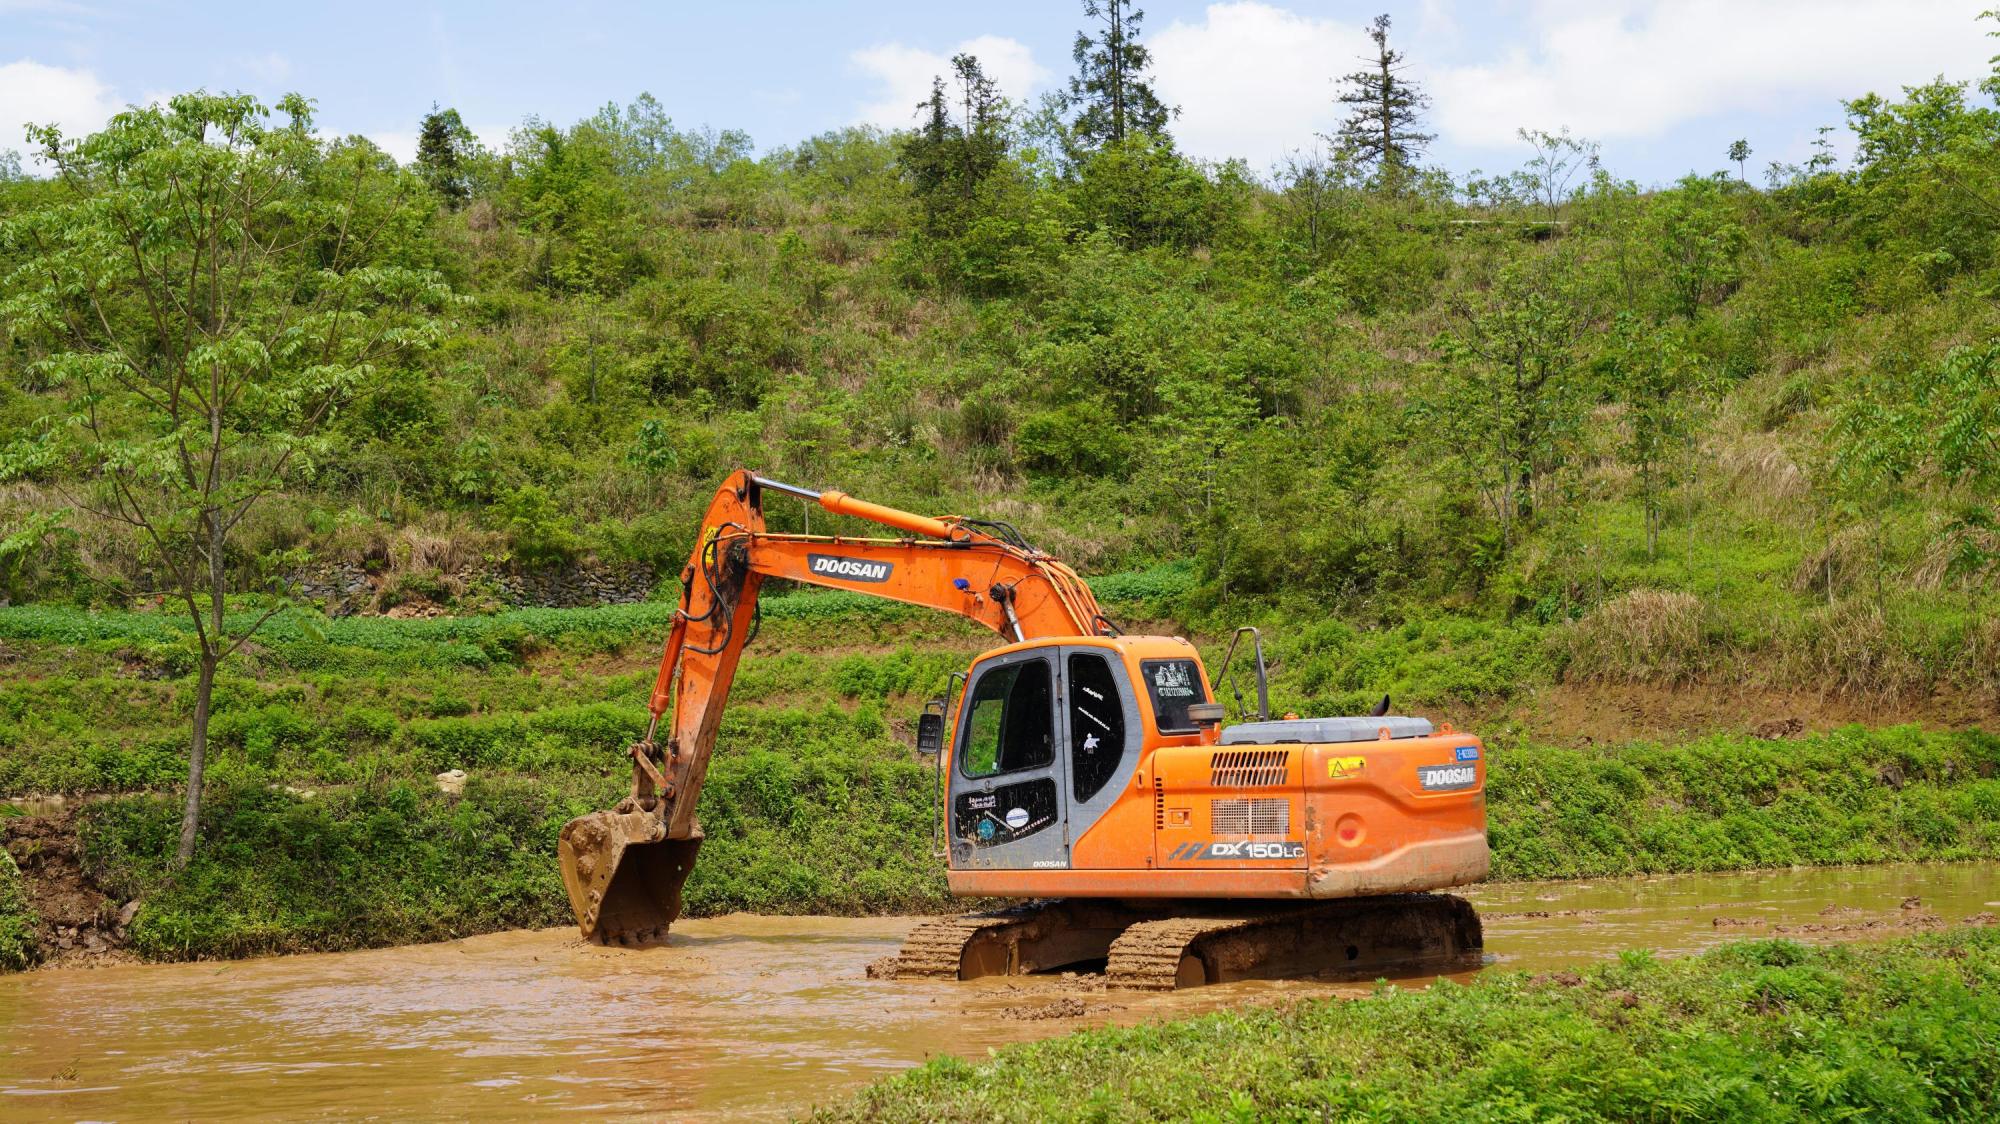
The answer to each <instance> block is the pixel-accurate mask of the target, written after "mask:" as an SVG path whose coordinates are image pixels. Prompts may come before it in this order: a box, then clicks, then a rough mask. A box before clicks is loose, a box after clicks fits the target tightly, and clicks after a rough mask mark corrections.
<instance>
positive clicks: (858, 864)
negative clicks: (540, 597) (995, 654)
mask: <svg viewBox="0 0 2000 1124" xmlns="http://www.w3.org/2000/svg"><path fill="white" fill-rule="evenodd" d="M1128 579H1129V580H1128V582H1127V586H1126V587H1124V588H1122V589H1121V590H1120V596H1121V597H1123V598H1125V600H1123V601H1121V602H1120V603H1121V604H1126V605H1139V606H1143V605H1144V604H1145V599H1146V598H1147V597H1153V596H1158V597H1167V596H1170V593H1160V592H1159V590H1161V589H1166V590H1169V591H1171V590H1172V589H1174V588H1177V586H1175V584H1174V583H1175V582H1177V581H1179V580H1180V579H1179V578H1176V577H1175V576H1174V575H1173V574H1172V573H1164V572H1163V573H1150V572H1149V573H1148V574H1141V575H1136V576H1128ZM1148 591H1152V592H1148ZM839 601H840V598H839V597H838V596H837V595H787V596H780V597H776V598H773V599H772V601H771V602H769V604H771V605H775V606H780V607H781V608H779V609H778V610H777V611H775V612H774V613H772V614H771V615H769V616H768V617H767V621H766V635H765V637H761V638H760V639H759V640H758V642H757V644H755V645H753V646H752V648H751V649H750V652H749V654H748V656H747V658H746V659H745V661H744V663H743V666H742V669H741V673H740V675H739V679H738V682H737V684H736V687H735V690H734V692H733V694H732V706H731V708H730V709H729V711H728V713H727V714H726V715H725V717H724V721H723V725H722V728H721V731H720V734H719V736H718V739H717V750H716V756H715V759H714V764H713V768H712V770H711V772H710V774H709V780H708V784H707V787H706V788H705V789H704V792H703V797H702V808H701V815H702V819H703V822H704V825H705V826H706V829H707V834H708V842H707V844H706V845H705V848H704V851H703V855H702V860H701V862H700V864H699V865H698V866H697V868H696V873H695V877H694V879H693V880H692V881H691V882H690V884H689V886H688V905H689V908H690V910H691V911H692V912H694V913H715V912H723V911H727V910H736V909H744V910H754V911H759V912H766V913H788V912H831V913H876V912H895V911H922V910H941V909H945V908H948V907H949V905H950V898H949V896H948V895H947V893H946V891H945V887H944V880H943V877H942V874H941V871H940V868H939V866H938V864H937V863H936V862H935V861H934V860H933V859H931V858H930V846H931V831H932V821H931V816H932V804H931V800H932V796H931V786H932V783H933V778H932V773H931V769H930V766H929V763H928V762H927V761H926V760H924V759H922V758H919V757H917V756H916V755H915V754H914V753H913V751H912V750H911V748H910V746H909V745H908V744H907V737H906V735H904V734H898V733H896V732H895V730H896V728H898V727H901V726H904V725H907V723H908V722H909V721H910V720H911V719H912V718H913V717H914V715H915V714H916V712H917V710H918V707H919V704H920V702H921V700H922V699H924V698H926V697H929V695H931V694H933V693H935V692H938V691H939V690H941V688H942V686H943V684H944V681H945V678H946V676H947V675H948V674H949V673H950V672H951V671H952V670H954V669H957V668H962V667H963V666H965V663H966V661H967V660H969V659H970V658H971V656H972V655H973V654H974V653H976V652H977V651H978V650H980V649H981V648H982V647H984V646H985V644H986V643H987V640H986V638H984V637H983V636H981V635H980V634H978V633H977V632H975V631H973V630H970V629H969V628H966V627H964V626H962V625H959V624H957V623H956V622H951V621H949V620H943V623H942V625H939V624H938V623H937V622H938V621H939V620H940V618H937V617H935V616H932V615H929V614H923V613H921V612H920V611H917V610H911V613H912V614H913V615H912V617H911V618H910V619H908V620H900V619H887V620H884V621H879V622H876V623H875V624H873V625H871V624H870V623H869V622H868V621H867V620H865V619H863V618H858V617H853V616H840V615H838V614H837V613H836V615H834V616H830V617H826V618H821V617H819V616H817V615H816V614H818V613H819V612H820V611H821V609H822V608H823V607H825V606H828V605H832V606H833V607H834V608H835V609H838V608H839ZM862 604H868V605H877V604H879V603H877V602H872V601H864V602H862ZM656 610H657V607H653V606H622V607H616V608H609V609H592V610H571V611H562V612H553V611H532V612H523V613H517V614H500V615H497V616H495V617H490V618H473V619H466V620H457V621H453V620H433V621H390V620H381V619H375V620H350V621H336V622H327V626H328V628H330V629H332V630H333V631H332V633H331V634H329V635H336V636H337V637H338V639H339V641H340V645H341V646H342V650H344V651H347V652H350V653H362V654H363V655H362V656H355V657H354V658H351V659H344V660H338V661H319V662H315V661H313V660H312V659H310V658H309V657H310V656H311V655H312V653H313V652H315V651H320V650H323V649H318V648H315V647H314V645H317V644H321V643H322V640H321V639H318V638H315V637H314V636H312V635H308V634H307V633H304V632H298V631H285V630H280V631H279V632H277V633H275V634H274V635H273V637H272V639H273V643H272V644H271V645H270V646H268V647H266V648H265V649H263V650H262V651H261V652H259V653H257V654H256V656H255V657H254V658H252V659H248V660H245V661H242V662H240V663H238V664H235V665H233V667H232V670H231V673H230V674H228V675H226V676H225V677H224V678H223V680H222V681H221V682H220V683H219V684H218V686H217V691H216V712H215V718H214V723H213V726H212V735H213V737H212V746H211V749H212V756H211V773H210V777H211V784H212V785H213V798H212V799H211V800H210V801H209V803H208V807H207V813H206V818H205V820H204V824H203V843H202V848H201V850H200V852H199V853H198V856H197V858H196V860H195V863H194V865H193V866H192V867H191V868H190V869H189V870H188V871H187V872H186V873H185V874H184V875H182V876H181V877H179V878H174V877H171V876H170V873H169V871H168V870H167V868H166V866H165V860H166V857H167V856H168V855H169V854H170V853H171V852H172V842H171V840H172V835H173V828H174V824H175V822H176V820H177V808H178V804H177V800H176V798H175V797H174V795H173V794H174V792H175V791H176V790H177V789H178V788H179V786H180V785H181V783H182V781H183V777H184V775H185V759H184V754H185V746H184V742H183V738H184V736H185V733H184V732H185V729H186V723H187V720H188V719H187V715H188V710H189V700H188V697H187V692H186V686H187V683H188V679H187V678H186V677H184V676H183V677H178V678H176V677H173V676H171V675H168V676H167V677H164V678H161V677H158V676H159V675H160V674H161V670H160V668H159V665H158V664H156V663H153V662H150V657H149V656H148V655H147V654H146V653H145V652H144V651H139V650H135V645H144V644H146V643H150V642H149V641H146V640H144V639H143V637H144V636H145V635H149V634H148V633H147V632H146V629H147V628H150V627H152V626H154V625H156V624H158V623H159V618H157V617H156V616H154V615H152V614H122V615H120V614H103V615H96V616H88V615H86V614H81V613H76V612H66V613H65V612H57V611H52V610H46V609H29V610H4V611H0V628H4V629H11V630H12V632H11V633H9V635H12V636H15V637H17V638H18V637H28V638H29V639H26V640H21V639H16V640H14V641H12V642H11V648H10V650H9V652H8V656H9V657H10V658H11V659H12V661H13V662H12V663H11V664H10V665H9V669H10V675H9V676H8V678H7V681H6V682H4V683H0V792H20V791H42V792H70V793H98V794H107V795H114V796H115V797H116V798H114V799H111V800H107V801H101V802H94V803H91V804H89V805H87V806H86V810H85V811H84V812H83V813H82V816H83V841H84V845H85V848H86V852H87V854H88V855H89V856H90V861H91V863H92V866H93V868H94V869H95V870H96V872H97V873H98V875H99V877H100V878H101V879H102V880H103V881H104V882H105V884H106V885H107V886H108V887H110V888H113V889H114V890H115V891H116V892H117V893H118V894H119V895H120V896H123V897H137V898H141V899H143V900H144V902H145V905H144V907H143V908H142V910H141V912H140V915H139V919H138V922H137V923H135V926H134V929H133V932H134V937H135V940H136V941H137V942H138V946H139V947H140V948H141V950H142V951H144V952H145V953H146V954H147V955H152V956H224V955H240V954H244V953H248V952H265V951H285V950H297V949H307V948H325V947H336V948H338V947H352V946H356V945H367V944H387V943H396V942H401V941H409V940H419V939H427V938H431V937H437V936H448V935H454V934H460V933H466V932H479V931H485V930H489V929H498V928H506V927H514V926H522V925H539V924H552V923H559V922H561V921H563V920H564V919H565V918H566V917H567V906H566V905H565V902H564V899H563V895H562V891H561V887H560V885H559V883H558V881H557V878H556V864H555V854H554V846H555V833H556V829H557V828H558V827H559V826H560V824H561V822H562V821H563V820H565V819H566V818H568V817H569V816H572V815H576V814H579V813H581V812H583V811H587V810H590V809H593V808H597V807H602V806H605V805H607V804H609V803H610V802H611V801H612V800H613V799H615V797H616V796H617V795H618V794H619V793H620V792H621V791H622V790H623V788H624V786H625V784H626V780H627V765H626V764H625V761H624V758H623V756H622V754H621V750H622V748H623V747H624V746H625V745H626V744H628V743H629V742H630V741H632V740H633V739H634V738H636V737H637V736H638V735H639V733H640V731H641V730H642V728H643V722H644V715H645V709H644V708H645V698H646V695H647V693H648V692H649V691H650V689H651V685H652V677H653V664H654V661H655V659H656V658H657V655H656V652H657V648H656V646H657V644H658V642H659V637H658V634H657V630H656V629H655V628H654V627H653V626H654V625H656V624H658V623H660V622H659V621H657V620H655V619H654V617H652V616H650V615H649V614H651V613H654V612H656ZM840 611H841V612H845V610H840ZM294 623H297V622H294ZM1267 623H1270V624H1272V625H1274V626H1275V627H1274V628H1273V644H1272V652H1273V656H1274V658H1275V659H1276V660H1277V661H1279V667H1280V673H1279V676H1278V680H1277V691H1276V694H1275V698H1274V702H1276V704H1277V705H1278V706H1279V707H1280V708H1284V707H1296V708H1297V709H1299V710H1301V711H1310V712H1319V713H1327V712H1340V711H1347V712H1353V711H1354V710H1356V709H1357V708H1359V707H1361V706H1363V705H1364V704H1368V703H1372V702H1373V701H1374V699H1375V697H1377V696H1376V694H1375V692H1376V691H1378V690H1389V691H1391V692H1392V693H1394V694H1395V696H1396V697H1397V699H1398V700H1399V701H1400V702H1402V703H1403V704H1404V705H1406V706H1409V707H1410V708H1411V709H1416V710H1419V711H1421V710H1422V709H1423V708H1424V706H1425V700H1427V699H1429V700H1437V699H1444V700H1464V699H1472V700H1482V699H1483V700H1491V699H1495V698H1507V697H1509V696H1510V694H1511V693H1512V692H1515V691H1518V690H1519V689H1520V688H1521V687H1522V686H1523V685H1525V684H1528V683H1532V682H1536V681H1546V678H1547V676H1548V675H1550V674H1551V672H1550V660H1551V656H1550V648H1549V645H1548V644H1547V642H1546V629H1545V628H1544V626H1540V625H1536V624H1533V623H1531V622H1521V623H1517V624H1514V625H1495V624H1492V623H1489V622H1483V621H1478V620H1473V619H1469V618H1463V617H1449V616H1445V617H1438V618H1435V619H1428V620H1423V621H1412V622H1409V623H1407V624H1405V625H1402V626H1400V627H1397V628H1390V629H1380V630H1360V629H1356V628H1353V627H1352V626H1349V625H1346V624H1343V623H1340V622H1318V623H1304V622H1296V621H1293V622H1287V621H1285V620H1283V619H1276V620H1271V621H1268V622H1267ZM114 624H115V625H120V626H121V627H123V626H131V627H130V628H129V629H128V631H127V632H124V633H117V632H114V631H104V630H105V629H106V628H107V627H108V625H114ZM835 626H837V627H835ZM93 630H97V631H93ZM788 630H789V631H788ZM63 636H70V637H78V636H81V637H85V639H83V640H80V641H77V642H75V643H74V644H72V643H70V642H66V641H64V640H61V639H59V638H60V637H63ZM1208 648H1209V650H1208V651H1207V653H1206V654H1207V655H1208V656H1209V657H1210V659H1211V661H1212V662H1213V661H1217V660H1219V659H1220V656H1221V651H1220V647H1219V646H1218V645H1213V644H1211V645H1208ZM450 650H460V651H476V652H490V653H491V655H490V658H487V659H485V660H484V661H483V662H482V661H479V660H467V659H457V658H445V657H444V656H442V655H440V653H441V652H446V651H450ZM368 653H374V654H376V655H381V654H384V653H387V654H388V656H389V658H390V659H391V661H392V662H390V663H383V662H373V663H371V662H369V661H370V660H371V659H373V658H374V657H373V656H368V655H367V654H368ZM363 656H367V658H363ZM295 660H296V661H298V662H296V663H295V662H293V661H295ZM1489 744H1490V746H1491V752H1490V753H1489V758H1488V761H1489V766H1490V773H1489V782H1490V787H1489V793H1488V804H1487V810H1488V815H1489V818H1490V823H1491V830H1492V842H1493V853H1494V876H1495V877H1496V878H1503V879H1535V878H1567V877H1602V876H1610V875H1620V874H1637V873H1650V872H1667V871H1713V870H1731V869H1742V868H1750V867H1769V866H1787V865H1794V864H1822V863H1853V862H1878V861H1888V860H1897V859H1909V860H1952V859H1972V858H1995V857H2000V738H1996V737H1994V736H1991V735H1985V734H1979V733H1940V732H1926V731H1922V730H1919V729H1916V728H1914V727H1898V728H1892V729H1883V730H1869V729H1864V728H1860V727H1854V728H1849V729H1846V730H1841V731H1838V732H1835V733H1831V734H1823V735H1815V736H1812V737H1808V738H1803V739H1798V740H1793V741H1786V742H1763V741H1758V740H1755V739H1752V738H1748V737H1744V736H1741V735H1727V736H1714V737H1708V738H1703V739H1698V740H1695V741H1692V742H1689V743H1685V744H1679V745H1627V746H1622V747H1616V748H1590V749H1566V748H1561V747H1556V746H1546V745H1535V744H1523V743H1519V742H1516V741H1513V740H1510V739H1505V738H1489ZM453 768H459V769H464V770H466V771H467V772H468V773H470V774H471V775H472V778H473V784H472V787H471V788H470V789H469V790H468V793H467V796H466V798H465V799H464V800H463V801H453V800H450V799H448V798H446V797H443V796H440V795H439V794H437V792H436V791H435V785H434V784H433V782H432V779H431V778H432V775H433V774H435V773H438V772H441V771H444V770H446V769H453ZM287 790H296V791H287ZM298 791H312V792H313V793H314V795H313V796H311V797H305V796H302V795H298V794H297V792H298ZM391 821H396V822H398V823H400V825H401V826H397V827H394V829H393V830H392V829H391ZM452 872H458V873H456V874H454V873H452ZM329 887H331V888H329Z"/></svg>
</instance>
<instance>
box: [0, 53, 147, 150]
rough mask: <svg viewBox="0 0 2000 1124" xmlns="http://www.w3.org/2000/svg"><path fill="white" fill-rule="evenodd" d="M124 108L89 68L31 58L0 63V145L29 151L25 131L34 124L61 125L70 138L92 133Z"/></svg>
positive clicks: (123, 104) (0, 146) (120, 101)
mask: <svg viewBox="0 0 2000 1124" xmlns="http://www.w3.org/2000/svg"><path fill="white" fill-rule="evenodd" d="M123 108H125V103H124V102H123V101H122V100H120V99H119V98H118V96H117V95H116V94H115V93H114V92H113V91H112V89H111V87H109V86H106V85H105V84H104V83H103V82H101V81H99V80H98V78H97V75H95V74H93V73H91V72H90V71H88V70H69V69H65V68H64V67H60V66H45V65H43V64H41V63H38V62H35V61H33V60H32V59H21V60H20V61H18V62H10V63H6V64H4V65H0V148H13V149H19V150H21V152H22V154H23V155H26V154H27V152H28V150H29V148H30V146H29V145H28V144H27V142H26V140H25V139H24V137H23V134H24V131H25V130H24V127H25V126H26V125H28V124H30V123H33V124H36V125H60V126H62V131H63V135H64V136H68V137H80V136H83V135H85V134H87V133H94V132H96V131H97V130H98V129H100V128H103V127H104V123H105V122H106V121H107V120H109V119H110V118H111V115H112V114H114V113H117V112H118V111H119V110H121V109H123Z"/></svg>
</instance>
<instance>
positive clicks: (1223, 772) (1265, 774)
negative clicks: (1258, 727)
mask: <svg viewBox="0 0 2000 1124" xmlns="http://www.w3.org/2000/svg"><path fill="white" fill-rule="evenodd" d="M1291 756H1292V751H1291V750H1289V749H1230V750H1224V751H1222V752H1220V753H1217V754H1214V755H1213V756H1211V757H1210V758H1209V759H1208V763H1209V784H1211V785H1213V786H1214V787H1216V788H1276V787H1278V786H1279V785H1282V784H1284V783H1285V773H1286V772H1287V771H1288V770H1287V766H1288V765H1289V764H1290V761H1291Z"/></svg>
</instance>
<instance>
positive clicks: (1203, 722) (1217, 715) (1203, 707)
mask: <svg viewBox="0 0 2000 1124" xmlns="http://www.w3.org/2000/svg"><path fill="white" fill-rule="evenodd" d="M1187 716H1188V721H1190V722H1192V723H1194V724H1195V725H1197V726H1214V725H1217V724H1219V723H1220V722H1221V721H1222V704H1221V703H1194V704H1192V705H1190V706H1189V707H1188V708H1187Z"/></svg>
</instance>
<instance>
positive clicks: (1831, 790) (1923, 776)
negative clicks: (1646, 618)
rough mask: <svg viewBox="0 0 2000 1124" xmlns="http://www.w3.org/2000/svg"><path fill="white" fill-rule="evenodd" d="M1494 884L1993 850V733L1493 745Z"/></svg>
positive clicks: (1999, 776)
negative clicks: (1611, 745)
mask: <svg viewBox="0 0 2000 1124" xmlns="http://www.w3.org/2000/svg"><path fill="white" fill-rule="evenodd" d="M1486 811H1487V818H1488V824H1489V834H1490V838H1491V840H1492V845H1493V872H1494V877H1496V878H1504V879H1542V878H1597V877H1603V876H1606V875H1619V874H1651V873H1662V872H1669V871H1671V872H1688V871H1713V870H1738V869H1745V868H1752V867H1772V866H1793V865H1805V866H1814V865H1827V864H1838V863H1869V862H1890V861H1896V860H1920V861H1947V860H1955V859H1971V858H1996V857H2000V737H1996V736H1994V735H1991V734H1981V733H1964V734H1945V733H1935V732H1926V731H1923V730H1919V729H1917V728H1916V727H1912V726H1898V727H1891V728H1888V729H1881V730H1869V729H1864V728H1862V727H1859V726H1850V727H1847V728H1845V729H1842V730H1838V731H1835V732H1833V733H1828V734H1821V735H1815V736H1812V737H1807V738H1803V739H1799V740H1796V741H1779V742H1769V741H1759V740H1757V739H1754V738H1748V737H1742V736H1722V737H1710V738H1704V739H1701V740H1699V741H1695V742H1692V743H1689V744H1686V745H1675V746H1660V745H1632V746H1624V747H1620V748H1617V749H1613V750H1605V749H1560V748H1548V747H1523V748H1505V747H1503V748H1501V749H1499V750H1496V751H1494V752H1492V753H1491V754H1489V760H1488V772H1487V793H1486Z"/></svg>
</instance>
